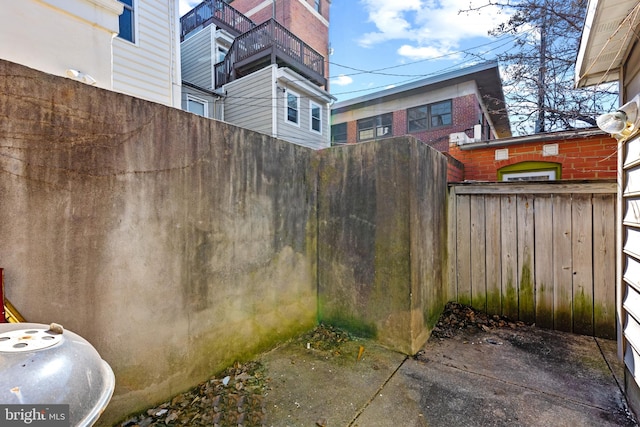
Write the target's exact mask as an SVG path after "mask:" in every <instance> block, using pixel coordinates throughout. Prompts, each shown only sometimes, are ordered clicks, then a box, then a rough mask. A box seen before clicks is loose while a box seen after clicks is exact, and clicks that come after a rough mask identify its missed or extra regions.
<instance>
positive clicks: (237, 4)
mask: <svg viewBox="0 0 640 427" xmlns="http://www.w3.org/2000/svg"><path fill="white" fill-rule="evenodd" d="M301 1H304V2H306V3H308V4H309V5H310V6H311V8H314V0H276V14H275V18H276V21H278V22H279V23H280V24H282V25H283V26H284V27H285V28H286V29H288V30H289V31H291V32H292V33H293V34H294V35H295V36H296V37H298V38H300V39H301V40H302V41H304V42H305V43H306V44H308V45H309V46H310V47H311V48H312V49H313V50H315V51H316V52H318V53H319V54H320V55H322V56H323V57H324V59H325V77H328V76H329V62H328V60H327V58H328V56H329V28H328V27H327V26H326V25H324V24H323V23H322V21H320V19H318V17H317V15H315V14H314V13H313V12H311V11H310V10H309V9H307V8H306V7H305V6H304V5H303V4H302V3H300V2H301ZM261 3H263V0H234V1H233V2H232V3H231V6H233V7H234V8H235V9H237V10H239V11H240V12H242V13H244V14H246V13H247V12H248V11H250V10H251V9H252V8H254V7H256V6H257V5H259V4H261ZM320 12H321V15H322V16H323V18H325V19H326V20H327V21H329V2H328V0H321V4H320ZM272 15H273V6H272V5H269V6H268V7H265V8H263V9H261V10H259V11H258V12H256V13H255V14H253V15H247V16H248V17H249V18H251V20H253V21H254V22H255V23H256V24H261V23H263V22H265V21H268V20H269V19H271V18H272Z"/></svg>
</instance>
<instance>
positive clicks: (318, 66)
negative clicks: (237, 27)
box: [215, 19, 327, 89]
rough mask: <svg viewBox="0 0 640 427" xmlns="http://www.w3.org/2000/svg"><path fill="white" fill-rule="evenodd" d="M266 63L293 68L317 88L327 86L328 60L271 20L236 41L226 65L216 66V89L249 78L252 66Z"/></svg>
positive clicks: (224, 62)
mask: <svg viewBox="0 0 640 427" xmlns="http://www.w3.org/2000/svg"><path fill="white" fill-rule="evenodd" d="M265 61H269V62H270V63H271V64H274V63H278V64H282V65H286V66H289V67H290V68H292V69H293V70H295V71H296V72H298V73H299V74H301V75H303V76H305V77H307V78H308V79H309V80H311V81H313V82H314V83H315V84H317V85H320V86H326V83H327V80H326V78H325V77H324V57H323V56H322V55H320V54H319V53H318V52H316V51H315V50H313V49H312V48H311V47H309V45H307V44H306V43H305V42H303V41H302V40H300V39H299V38H298V37H296V36H295V35H293V33H291V32H290V31H289V30H287V29H286V28H284V27H283V26H282V25H280V24H279V23H277V22H276V21H275V20H274V19H270V20H269V21H266V22H264V23H262V24H260V25H258V26H256V27H254V28H252V29H251V30H249V31H247V32H246V33H244V34H241V35H239V36H238V37H236V39H235V40H234V42H233V44H232V45H231V48H230V49H229V52H228V53H227V56H226V57H225V59H224V61H222V62H219V63H218V64H216V65H215V77H216V89H217V88H219V87H221V86H222V85H224V84H226V83H229V82H231V81H233V80H235V79H237V78H240V77H242V76H243V75H245V74H246V72H245V71H246V70H251V69H252V68H251V66H252V64H256V63H263V62H265Z"/></svg>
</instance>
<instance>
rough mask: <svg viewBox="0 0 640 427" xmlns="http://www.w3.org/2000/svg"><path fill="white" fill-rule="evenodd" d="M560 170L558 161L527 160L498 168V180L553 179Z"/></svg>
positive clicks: (558, 174) (555, 178)
mask: <svg viewBox="0 0 640 427" xmlns="http://www.w3.org/2000/svg"><path fill="white" fill-rule="evenodd" d="M561 172H562V165H561V164H560V163H553V162H536V161H527V162H520V163H515V164H513V165H509V166H505V167H503V168H500V169H498V181H554V180H557V179H560V174H561Z"/></svg>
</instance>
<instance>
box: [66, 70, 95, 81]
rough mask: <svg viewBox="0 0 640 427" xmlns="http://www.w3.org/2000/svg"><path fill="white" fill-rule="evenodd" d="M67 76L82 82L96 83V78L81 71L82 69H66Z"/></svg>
mask: <svg viewBox="0 0 640 427" xmlns="http://www.w3.org/2000/svg"><path fill="white" fill-rule="evenodd" d="M66 73H67V77H71V78H72V79H75V80H79V81H81V82H82V83H86V84H88V85H94V84H96V79H94V78H93V77H91V76H90V75H89V74H86V73H83V72H82V71H78V70H74V69H72V68H69V69H68V70H67V71H66Z"/></svg>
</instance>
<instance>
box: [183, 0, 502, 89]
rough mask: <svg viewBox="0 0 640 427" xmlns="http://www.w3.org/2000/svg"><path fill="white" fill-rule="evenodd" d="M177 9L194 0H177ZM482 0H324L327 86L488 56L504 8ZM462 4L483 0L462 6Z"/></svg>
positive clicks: (408, 78) (401, 78)
mask: <svg viewBox="0 0 640 427" xmlns="http://www.w3.org/2000/svg"><path fill="white" fill-rule="evenodd" d="M179 3H180V15H183V14H185V13H186V12H188V11H189V10H190V9H191V8H193V7H194V6H196V5H197V4H199V3H200V1H199V0H179ZM487 3H488V1H487V0H471V1H470V0H332V2H331V9H330V25H329V42H330V46H331V50H332V52H333V53H332V54H331V55H330V56H329V61H330V67H329V69H330V75H329V81H330V88H331V90H330V92H331V94H332V95H333V96H335V97H336V98H337V100H338V101H344V100H348V99H351V98H355V97H358V96H362V95H366V94H368V93H371V92H375V91H379V90H383V89H386V88H391V87H394V86H399V85H402V84H404V83H409V82H412V81H415V80H419V79H423V78H426V77H431V76H435V75H438V74H442V73H446V72H449V71H452V70H456V69H459V68H463V67H468V66H471V65H474V64H477V63H479V62H482V61H486V60H491V59H495V58H496V53H497V52H500V51H504V50H506V49H509V48H511V47H512V39H511V38H510V37H507V36H505V37H503V38H495V37H489V36H488V31H489V30H491V29H493V28H495V27H496V26H497V25H498V24H499V23H500V22H503V21H506V20H507V19H508V15H507V14H506V13H505V12H504V11H501V10H500V9H498V8H496V7H495V6H487ZM470 5H471V6H472V7H473V6H483V5H484V7H482V8H480V9H479V10H475V11H470V12H460V11H461V10H468V9H469V8H470Z"/></svg>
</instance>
